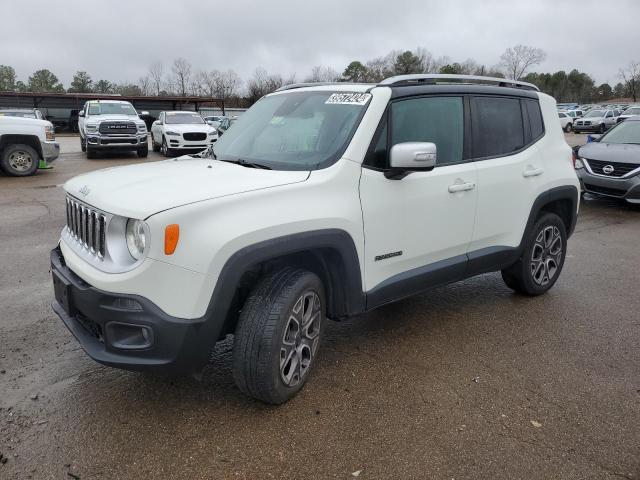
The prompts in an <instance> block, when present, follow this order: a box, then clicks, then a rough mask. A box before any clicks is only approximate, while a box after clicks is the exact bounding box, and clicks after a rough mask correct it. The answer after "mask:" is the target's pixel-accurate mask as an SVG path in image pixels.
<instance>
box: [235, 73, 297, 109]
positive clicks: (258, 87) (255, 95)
mask: <svg viewBox="0 0 640 480" xmlns="http://www.w3.org/2000/svg"><path fill="white" fill-rule="evenodd" d="M295 81H296V76H295V74H293V75H290V76H289V77H288V78H287V79H284V78H283V77H282V75H269V73H268V72H267V71H266V70H265V69H264V68H261V67H260V68H256V70H255V72H253V76H252V77H251V78H250V79H249V80H248V81H247V99H248V100H249V102H251V103H255V102H257V101H258V100H260V98H262V97H263V96H265V95H266V94H268V93H271V92H273V91H275V90H277V89H278V88H280V87H282V86H283V85H289V84H291V83H295Z"/></svg>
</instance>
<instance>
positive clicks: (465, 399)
mask: <svg viewBox="0 0 640 480" xmlns="http://www.w3.org/2000/svg"><path fill="white" fill-rule="evenodd" d="M572 137H577V136H572ZM60 140H61V143H62V151H63V154H62V156H61V158H60V159H59V161H57V162H56V164H55V169H54V170H49V171H41V172H39V173H38V174H37V175H36V176H34V177H30V178H26V179H17V178H7V177H0V266H1V269H0V306H1V307H2V308H1V309H0V454H1V455H2V457H1V458H6V459H7V460H6V462H5V461H4V460H1V459H0V478H2V479H5V478H6V479H13V478H19V479H23V478H33V479H49V478H51V479H73V478H80V479H129V478H189V479H208V478H211V479H213V478H215V479H218V478H234V479H236V478H240V479H243V478H260V479H262V478H338V479H339V478H343V479H349V478H355V477H356V475H357V478H361V479H379V478H393V479H395V478H402V479H408V478H421V479H422V478H429V479H444V480H451V479H456V480H459V479H485V478H486V479H503V478H505V479H506V478H509V479H511V478H513V479H538V478H540V479H543V478H544V479H551V478H553V479H608V478H611V479H614V478H615V479H620V478H626V479H640V428H639V427H640V313H639V312H640V295H639V291H638V279H639V276H640V274H639V273H638V272H639V271H640V248H639V244H640V208H631V207H629V206H626V205H621V204H619V203H617V202H614V201H610V200H598V199H587V200H586V201H584V202H583V204H582V211H581V215H580V218H579V222H578V226H577V228H576V233H575V235H574V236H573V237H572V238H571V239H570V242H569V252H568V256H567V260H566V264H565V267H564V271H563V273H562V276H561V277H560V279H559V281H558V283H557V285H556V286H555V287H554V288H553V289H552V290H551V291H550V292H549V293H548V294H546V295H544V296H541V297H537V298H525V297H521V296H518V295H515V294H513V293H512V292H511V291H510V290H509V289H507V288H506V287H505V286H504V284H503V283H502V280H501V278H500V275H499V274H488V275H483V276H480V277H476V278H473V279H470V280H468V281H465V282H462V283H459V284H455V285H450V286H447V287H443V288H438V289H436V290H433V291H431V292H429V293H426V294H423V295H420V296H417V297H414V298H411V299H409V300H405V301H402V302H398V303H395V304H392V305H389V306H386V307H383V308H381V309H379V310H377V311H374V312H372V313H369V314H366V315H362V316H360V317H358V318H354V319H352V320H349V321H347V322H343V323H332V322H331V323H329V324H328V328H327V330H326V332H327V335H326V337H325V339H324V344H323V346H322V349H321V352H320V356H319V362H318V364H317V366H316V370H315V371H314V372H313V374H312V376H311V378H310V379H309V382H308V384H307V386H306V387H305V389H304V390H303V391H302V392H301V393H300V394H299V395H298V396H297V397H296V398H294V399H293V400H292V401H290V402H289V403H287V404H285V405H283V406H280V407H268V406H265V405H263V404H260V403H257V402H255V401H252V400H250V399H248V398H246V397H244V396H243V395H242V394H240V392H239V391H238V390H237V389H236V388H235V386H234V385H233V381H232V378H231V372H230V349H231V346H232V343H231V341H227V342H224V343H221V344H219V345H218V346H217V347H216V349H215V351H214V352H213V354H212V363H211V365H210V366H209V367H208V368H207V369H206V371H205V372H204V375H203V377H202V379H201V380H200V381H198V380H196V379H194V378H191V377H187V378H183V377H166V376H160V375H149V374H139V373H131V372H124V371H119V370H114V369H110V368H107V367H103V366H100V365H98V364H96V363H94V362H93V361H92V360H90V359H89V358H88V357H87V356H86V355H85V354H84V353H83V351H82V350H81V348H80V347H79V345H78V344H77V342H76V341H75V340H74V339H73V337H72V336H71V334H70V333H69V332H68V331H67V330H66V328H65V327H64V326H63V324H62V323H61V322H60V320H59V319H58V318H57V317H56V316H55V315H54V314H53V312H52V311H51V309H50V306H49V304H50V302H51V298H52V287H51V280H50V273H49V250H50V249H51V248H52V247H53V246H54V245H55V243H56V241H57V238H58V235H59V232H60V229H61V227H62V225H63V223H64V208H63V205H64V203H63V198H64V197H63V192H62V190H61V188H60V187H59V185H60V184H62V183H63V182H64V181H65V180H67V179H68V178H70V177H72V176H73V175H76V174H78V173H80V172H83V171H89V170H93V169H97V168H103V167H108V166H114V165H120V164H127V163H133V162H139V160H138V159H137V158H135V156H133V155H132V156H126V155H123V156H116V157H111V158H109V159H99V160H86V159H85V158H84V156H83V155H82V154H81V153H80V152H79V145H78V144H77V139H75V138H62V139H60ZM568 140H569V138H568ZM569 141H570V140H569ZM158 158H159V157H158V156H156V155H152V156H150V158H149V159H148V160H146V161H153V160H155V159H158ZM2 462H4V463H2ZM358 472H359V473H358Z"/></svg>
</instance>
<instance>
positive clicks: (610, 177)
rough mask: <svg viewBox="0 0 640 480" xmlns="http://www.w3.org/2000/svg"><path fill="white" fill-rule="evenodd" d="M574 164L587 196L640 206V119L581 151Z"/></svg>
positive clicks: (614, 129)
mask: <svg viewBox="0 0 640 480" xmlns="http://www.w3.org/2000/svg"><path fill="white" fill-rule="evenodd" d="M574 163H575V168H576V171H577V173H578V178H579V179H580V183H581V185H582V189H583V190H584V191H585V192H589V193H594V194H597V195H604V196H607V197H614V198H620V199H624V200H626V201H627V202H630V203H640V116H632V117H629V118H628V119H627V120H625V121H624V122H622V123H619V124H618V125H616V126H615V128H613V129H611V130H609V131H608V132H607V133H605V134H604V135H602V136H601V137H599V138H597V139H596V140H595V141H593V142H590V143H587V144H586V145H583V146H582V147H580V149H579V150H578V152H577V157H576V158H574Z"/></svg>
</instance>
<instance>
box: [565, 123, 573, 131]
mask: <svg viewBox="0 0 640 480" xmlns="http://www.w3.org/2000/svg"><path fill="white" fill-rule="evenodd" d="M571 130H573V126H572V125H571V123H567V126H566V127H564V131H565V132H567V133H571Z"/></svg>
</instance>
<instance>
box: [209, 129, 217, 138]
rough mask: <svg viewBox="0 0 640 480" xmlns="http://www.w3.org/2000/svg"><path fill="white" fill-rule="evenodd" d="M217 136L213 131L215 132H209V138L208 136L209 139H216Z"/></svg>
mask: <svg viewBox="0 0 640 480" xmlns="http://www.w3.org/2000/svg"><path fill="white" fill-rule="evenodd" d="M217 135H218V132H217V131H215V130H213V131H211V132H209V136H210V137H216V136H217Z"/></svg>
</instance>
